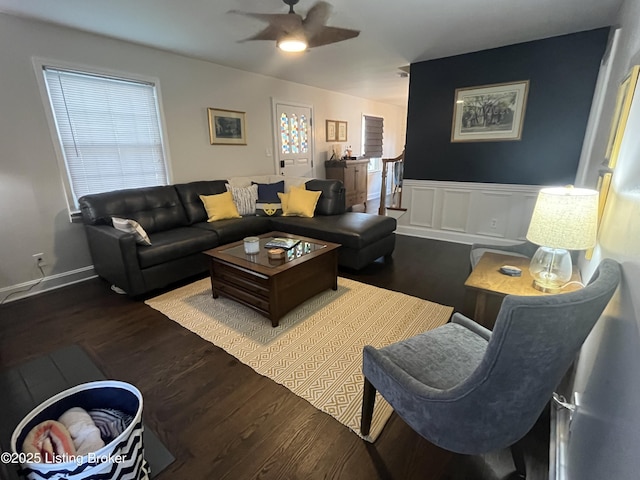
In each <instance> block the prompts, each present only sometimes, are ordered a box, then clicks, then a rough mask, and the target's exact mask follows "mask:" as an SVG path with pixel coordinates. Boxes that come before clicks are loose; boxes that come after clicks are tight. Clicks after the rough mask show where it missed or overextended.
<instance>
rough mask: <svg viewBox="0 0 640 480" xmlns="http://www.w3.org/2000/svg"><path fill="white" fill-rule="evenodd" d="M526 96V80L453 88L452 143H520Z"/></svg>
mask: <svg viewBox="0 0 640 480" xmlns="http://www.w3.org/2000/svg"><path fill="white" fill-rule="evenodd" d="M528 93H529V80H524V81H520V82H511V83H497V84H493V85H484V86H479V87H468V88H458V89H456V92H455V98H454V106H453V122H452V126H451V141H452V142H497V141H505V140H520V138H521V137H522V124H523V123H524V112H525V108H526V104H527V95H528Z"/></svg>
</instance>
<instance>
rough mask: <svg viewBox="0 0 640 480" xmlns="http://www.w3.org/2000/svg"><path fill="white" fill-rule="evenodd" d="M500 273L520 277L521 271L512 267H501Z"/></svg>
mask: <svg viewBox="0 0 640 480" xmlns="http://www.w3.org/2000/svg"><path fill="white" fill-rule="evenodd" d="M500 273H502V274H504V275H509V276H510V277H519V276H521V275H522V270H520V269H519V268H518V267H514V266H513V265H503V266H501V267H500Z"/></svg>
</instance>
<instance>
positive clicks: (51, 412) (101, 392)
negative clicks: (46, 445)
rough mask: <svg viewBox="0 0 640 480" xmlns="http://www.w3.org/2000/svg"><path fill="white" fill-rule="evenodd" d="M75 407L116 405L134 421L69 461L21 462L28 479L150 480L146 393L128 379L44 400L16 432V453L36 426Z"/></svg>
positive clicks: (86, 385)
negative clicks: (145, 435) (146, 452)
mask: <svg viewBox="0 0 640 480" xmlns="http://www.w3.org/2000/svg"><path fill="white" fill-rule="evenodd" d="M72 407H81V408H84V409H85V410H91V409H94V408H114V409H117V410H120V411H122V412H124V413H126V414H128V415H131V416H132V417H133V421H132V422H131V423H130V424H129V425H128V426H127V428H126V429H125V430H124V431H123V432H122V433H121V434H120V435H118V436H117V437H116V438H115V439H113V441H111V442H109V443H108V444H107V445H105V446H104V447H103V448H101V449H100V450H97V451H96V452H92V453H90V454H87V455H84V456H76V457H73V458H72V460H71V461H68V462H65V463H29V462H25V463H21V467H22V472H21V473H22V475H23V476H24V477H25V478H27V479H29V480H41V479H51V478H56V479H59V478H64V479H67V480H78V479H94V478H98V479H105V480H106V479H109V480H111V479H114V480H148V478H149V465H148V464H147V462H146V461H145V459H144V445H143V441H142V431H143V426H142V394H141V393H140V391H139V390H138V389H137V388H136V387H134V386H133V385H130V384H128V383H125V382H119V381H115V380H104V381H98V382H89V383H84V384H81V385H77V386H75V387H72V388H70V389H68V390H65V391H64V392H60V393H58V394H57V395H55V396H53V397H51V398H50V399H48V400H46V401H45V402H43V403H41V404H40V405H38V406H37V407H36V408H34V409H33V410H32V411H31V412H30V413H29V414H28V415H27V416H26V417H25V418H24V419H23V420H22V421H21V422H20V423H19V424H18V426H17V427H16V428H15V430H14V431H13V435H12V436H11V450H12V451H13V453H16V454H20V453H21V452H22V443H23V442H24V439H25V438H26V436H27V434H28V433H29V431H31V429H32V428H33V427H34V426H36V425H38V424H39V423H41V422H44V421H45V420H56V419H58V418H59V417H60V416H61V415H62V414H63V413H64V412H66V411H67V410H68V409H70V408H72ZM18 458H20V457H18Z"/></svg>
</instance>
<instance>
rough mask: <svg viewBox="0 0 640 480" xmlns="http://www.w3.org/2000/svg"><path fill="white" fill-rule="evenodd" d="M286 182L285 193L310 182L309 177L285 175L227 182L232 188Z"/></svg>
mask: <svg viewBox="0 0 640 480" xmlns="http://www.w3.org/2000/svg"><path fill="white" fill-rule="evenodd" d="M282 180H284V193H289V190H291V187H299V186H300V185H304V183H305V182H307V181H308V180H309V177H289V176H285V175H252V176H250V177H229V181H228V182H227V183H228V184H229V185H231V186H232V187H248V186H249V185H251V184H252V183H277V182H281V181H282Z"/></svg>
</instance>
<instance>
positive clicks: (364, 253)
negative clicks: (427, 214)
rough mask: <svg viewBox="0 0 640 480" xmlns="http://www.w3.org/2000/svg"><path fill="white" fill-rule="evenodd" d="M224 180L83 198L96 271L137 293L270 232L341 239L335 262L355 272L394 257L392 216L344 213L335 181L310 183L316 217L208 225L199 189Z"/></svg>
mask: <svg viewBox="0 0 640 480" xmlns="http://www.w3.org/2000/svg"><path fill="white" fill-rule="evenodd" d="M226 183H227V181H226V180H210V181H198V182H191V183H183V184H176V185H168V186H160V187H148V188H137V189H128V190H117V191H113V192H106V193H100V194H94V195H86V196H84V197H82V198H81V199H80V209H81V212H82V219H83V222H84V224H85V227H86V233H87V239H88V242H89V249H90V251H91V255H92V257H93V264H94V268H95V271H96V273H97V274H98V275H99V276H100V277H102V278H104V279H106V280H107V281H109V282H110V283H112V284H113V285H115V286H117V287H119V288H121V289H122V290H124V291H125V292H127V294H129V295H130V296H137V295H141V294H144V293H147V292H150V291H151V290H154V289H157V288H162V287H165V286H167V285H170V284H171V283H174V282H176V281H178V280H182V279H184V278H187V277H190V276H193V275H197V274H201V273H203V272H205V271H207V269H208V257H207V256H206V255H203V254H202V252H203V251H204V250H208V249H210V248H214V247H216V246H218V245H224V244H227V243H231V242H235V241H238V240H241V239H242V238H244V237H246V236H250V235H259V234H261V233H266V232H269V231H282V232H287V233H292V234H297V235H302V236H307V237H311V238H317V239H319V240H325V241H328V242H335V243H339V244H341V245H342V247H341V248H340V251H339V258H338V264H339V265H340V266H341V267H347V268H350V269H353V270H360V269H362V268H363V267H365V266H366V265H368V264H369V263H371V262H373V261H374V260H376V259H377V258H379V257H381V256H389V255H391V254H392V252H393V249H394V247H395V234H394V231H395V229H396V221H395V219H393V218H390V217H384V216H378V215H370V214H365V213H354V212H345V191H344V187H343V185H342V182H340V181H338V180H321V179H313V180H309V181H308V182H306V188H307V190H320V191H322V194H321V195H320V199H319V200H318V204H317V206H316V210H315V213H314V217H313V218H300V217H260V216H245V217H242V218H237V219H229V220H219V221H216V222H211V223H208V222H207V213H206V211H205V209H204V206H203V204H202V201H201V200H200V195H214V194H218V193H223V192H225V191H226V188H225V184H226ZM112 217H121V218H128V219H133V220H136V221H137V222H138V223H139V224H140V225H141V226H142V227H143V228H144V229H145V231H146V232H147V234H148V235H149V238H150V239H151V243H152V245H150V246H142V245H138V244H137V243H136V241H135V238H134V236H133V235H132V234H130V233H125V232H122V231H120V230H116V229H115V228H113V225H112V222H111V218H112Z"/></svg>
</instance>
